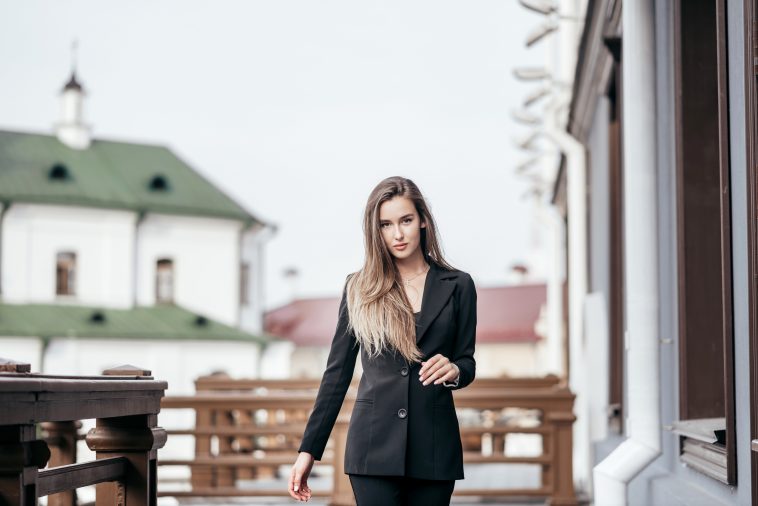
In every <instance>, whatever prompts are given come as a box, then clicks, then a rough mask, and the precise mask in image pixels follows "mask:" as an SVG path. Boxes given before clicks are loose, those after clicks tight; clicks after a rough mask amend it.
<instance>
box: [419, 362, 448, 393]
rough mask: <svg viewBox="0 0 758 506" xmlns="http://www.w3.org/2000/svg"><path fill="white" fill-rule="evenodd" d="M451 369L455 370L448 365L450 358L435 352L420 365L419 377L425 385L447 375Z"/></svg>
mask: <svg viewBox="0 0 758 506" xmlns="http://www.w3.org/2000/svg"><path fill="white" fill-rule="evenodd" d="M451 369H453V370H455V369H454V368H452V367H451V366H450V360H449V359H448V358H447V357H446V356H444V355H440V354H437V355H435V356H433V357H432V358H430V359H429V360H428V361H427V362H426V363H425V364H424V365H423V366H422V367H421V370H420V371H419V372H420V374H419V379H420V380H421V381H422V382H423V384H424V386H426V385H428V384H429V383H431V382H432V381H434V380H435V379H439V378H441V377H443V376H445V375H449V374H450V370H451Z"/></svg>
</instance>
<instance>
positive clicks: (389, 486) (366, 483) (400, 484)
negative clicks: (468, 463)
mask: <svg viewBox="0 0 758 506" xmlns="http://www.w3.org/2000/svg"><path fill="white" fill-rule="evenodd" d="M348 477H349V478H350V485H351V486H352V487H353V494H355V501H356V503H357V505H358V506H449V505H450V496H451V495H453V488H455V480H422V479H420V478H410V477H408V476H369V475H365V474H348Z"/></svg>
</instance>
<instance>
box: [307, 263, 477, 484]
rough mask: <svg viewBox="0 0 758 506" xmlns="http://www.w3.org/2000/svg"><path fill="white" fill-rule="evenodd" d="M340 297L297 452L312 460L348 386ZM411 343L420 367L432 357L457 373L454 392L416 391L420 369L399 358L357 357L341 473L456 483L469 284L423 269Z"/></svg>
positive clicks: (351, 344) (469, 326)
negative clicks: (358, 371) (359, 368)
mask: <svg viewBox="0 0 758 506" xmlns="http://www.w3.org/2000/svg"><path fill="white" fill-rule="evenodd" d="M345 293H346V292H345V290H343V293H342V301H341V303H340V309H339V320H338V323H337V330H336V332H335V335H334V339H333V341H332V345H331V349H330V351H329V358H328V360H327V366H326V371H325V372H324V376H323V378H322V380H321V385H320V387H319V391H318V395H317V396H316V403H315V405H314V408H313V412H312V413H311V415H310V418H309V419H308V423H307V425H306V428H305V432H304V434H303V440H302V443H301V444H300V448H299V451H306V452H308V453H310V454H312V455H313V456H314V458H315V459H316V460H320V459H321V456H322V454H323V452H324V447H325V446H326V442H327V439H328V438H329V435H330V433H331V431H332V428H333V426H334V422H335V420H336V418H337V414H338V413H339V411H340V408H341V406H342V402H343V400H344V397H345V392H346V391H347V388H348V386H349V384H350V381H351V379H352V376H353V371H354V369H355V358H356V356H357V354H358V342H357V340H356V339H355V336H354V334H353V333H352V332H347V321H348V320H347V319H348V315H347V311H346V308H347V305H346V297H345ZM418 322H419V327H418V329H417V332H416V342H417V343H418V346H419V349H420V350H421V352H422V353H423V355H424V360H428V359H429V358H431V357H432V356H434V355H436V354H438V353H440V354H442V355H444V356H446V357H448V358H449V359H450V360H452V361H453V362H455V364H456V365H457V366H458V367H459V368H460V379H459V382H458V386H457V387H446V386H443V385H442V384H441V383H440V384H439V385H435V384H434V383H430V384H428V385H426V386H423V385H422V384H421V382H420V381H419V375H418V371H419V369H420V367H421V365H420V364H413V365H412V366H409V364H408V362H407V361H406V360H405V358H403V357H402V355H400V354H399V353H392V352H389V353H386V352H385V354H384V355H383V356H380V357H379V358H375V359H369V357H368V355H367V354H366V352H365V350H361V363H362V364H363V376H362V377H361V380H360V384H359V386H358V392H357V396H356V400H355V406H354V408H353V412H352V415H351V419H350V425H349V428H348V434H347V442H346V450H345V473H347V474H368V475H384V476H411V477H415V478H424V479H431V480H460V479H463V478H464V476H463V454H462V449H461V437H460V430H459V427H458V419H457V417H456V413H455V405H454V403H453V395H452V392H451V390H453V389H457V388H463V387H465V386H467V385H469V384H470V383H471V382H472V381H473V380H474V376H475V373H476V362H475V361H474V345H475V337H476V289H475V287H474V282H473V280H472V279H471V276H470V275H469V274H467V273H465V272H462V271H457V270H456V271H447V270H445V269H443V268H441V267H438V266H436V265H435V264H434V263H430V270H429V272H428V273H427V275H426V281H425V283H424V295H423V299H422V304H421V314H420V315H419V318H418Z"/></svg>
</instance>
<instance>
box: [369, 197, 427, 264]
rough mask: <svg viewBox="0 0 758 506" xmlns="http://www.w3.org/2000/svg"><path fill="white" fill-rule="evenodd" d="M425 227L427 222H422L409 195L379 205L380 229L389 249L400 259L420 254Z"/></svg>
mask: <svg viewBox="0 0 758 506" xmlns="http://www.w3.org/2000/svg"><path fill="white" fill-rule="evenodd" d="M423 227H426V223H422V222H421V220H420V218H419V215H418V212H417V211H416V206H414V205H413V202H412V201H411V200H410V199H409V198H407V197H393V198H392V199H390V200H387V201H385V202H382V204H381V205H380V206H379V230H380V231H381V233H382V238H383V239H384V244H386V245H387V249H388V250H389V251H390V252H391V253H392V255H393V256H394V257H395V258H396V259H398V260H400V259H405V258H410V257H412V256H413V255H416V254H418V253H417V250H419V247H420V246H421V229H422V228H423ZM403 245H405V246H403Z"/></svg>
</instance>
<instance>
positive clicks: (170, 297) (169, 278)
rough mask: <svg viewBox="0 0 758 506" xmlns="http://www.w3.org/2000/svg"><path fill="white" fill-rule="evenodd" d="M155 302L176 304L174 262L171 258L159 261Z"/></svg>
mask: <svg viewBox="0 0 758 506" xmlns="http://www.w3.org/2000/svg"><path fill="white" fill-rule="evenodd" d="M155 301H156V302H157V303H171V302H174V261H173V260H171V259H170V258H160V259H158V262H157V265H156V269H155Z"/></svg>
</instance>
